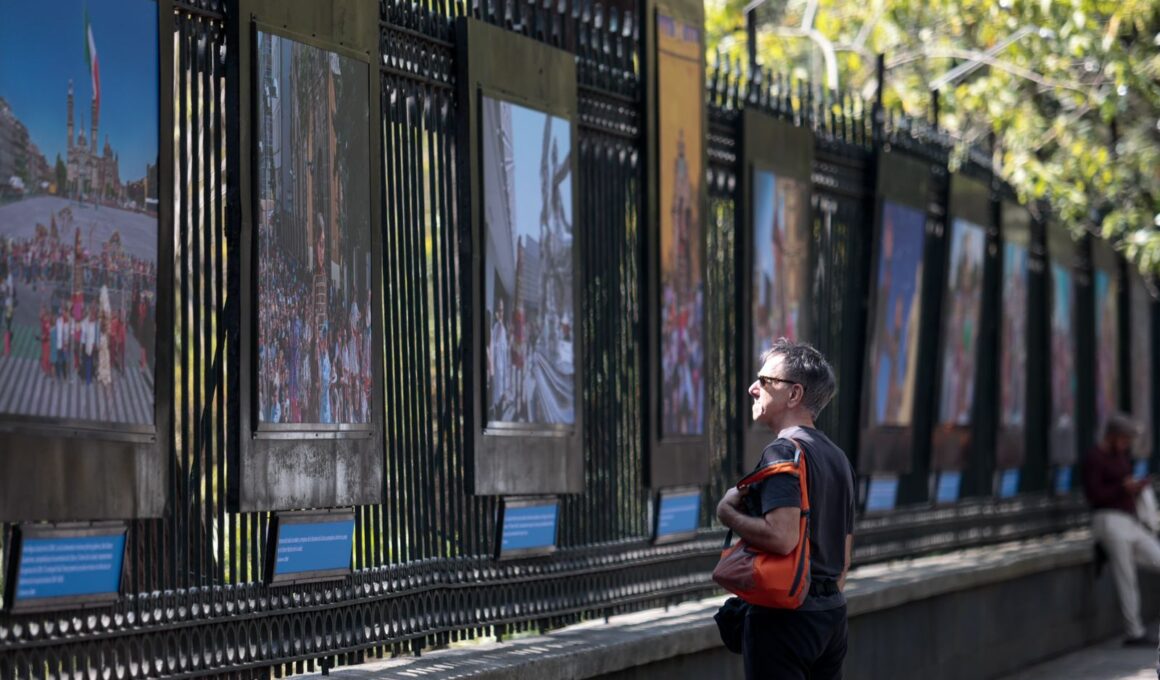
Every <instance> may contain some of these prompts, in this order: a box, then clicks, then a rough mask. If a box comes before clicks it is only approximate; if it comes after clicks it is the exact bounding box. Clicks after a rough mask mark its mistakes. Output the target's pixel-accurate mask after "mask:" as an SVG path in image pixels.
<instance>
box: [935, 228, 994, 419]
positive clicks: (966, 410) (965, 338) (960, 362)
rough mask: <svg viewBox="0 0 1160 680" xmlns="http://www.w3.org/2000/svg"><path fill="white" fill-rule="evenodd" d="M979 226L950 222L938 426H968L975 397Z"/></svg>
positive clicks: (980, 269) (981, 241)
mask: <svg viewBox="0 0 1160 680" xmlns="http://www.w3.org/2000/svg"><path fill="white" fill-rule="evenodd" d="M985 241H986V234H985V232H984V231H983V228H982V227H980V226H979V225H977V224H974V223H972V222H968V221H967V220H964V219H961V218H955V219H954V220H953V222H952V223H951V244H950V246H951V249H950V262H949V265H950V266H949V267H948V268H947V278H946V288H945V291H946V293H945V296H944V298H943V311H942V320H943V324H942V326H943V328H942V338H943V341H942V342H943V361H942V383H941V390H940V395H939V419H938V422H939V425H940V426H943V427H945V426H954V425H970V424H971V406H972V404H973V402H974V396H975V364H976V361H977V359H978V357H977V346H978V342H979V322H980V321H981V319H980V318H979V316H980V312H981V310H982V306H983V253H984V246H985Z"/></svg>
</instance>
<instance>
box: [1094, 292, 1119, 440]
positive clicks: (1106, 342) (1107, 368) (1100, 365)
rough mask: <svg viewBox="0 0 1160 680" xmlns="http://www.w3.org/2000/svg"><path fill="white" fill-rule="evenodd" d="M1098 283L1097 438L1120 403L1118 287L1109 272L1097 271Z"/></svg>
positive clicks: (1096, 302) (1101, 434) (1096, 294)
mask: <svg viewBox="0 0 1160 680" xmlns="http://www.w3.org/2000/svg"><path fill="white" fill-rule="evenodd" d="M1094 282H1095V312H1096V328H1095V331H1096V333H1095V336H1096V431H1095V436H1096V437H1102V436H1103V433H1104V424H1105V423H1107V422H1108V416H1109V415H1111V413H1112V411H1114V410H1115V409H1116V407H1117V405H1118V404H1119V401H1120V400H1119V389H1120V382H1119V366H1118V365H1117V363H1116V362H1117V361H1119V351H1118V350H1119V347H1120V344H1119V343H1120V322H1119V286H1118V285H1117V283H1116V279H1115V278H1114V277H1113V276H1111V275H1110V274H1108V272H1106V271H1104V270H1102V269H1097V270H1095V276H1094Z"/></svg>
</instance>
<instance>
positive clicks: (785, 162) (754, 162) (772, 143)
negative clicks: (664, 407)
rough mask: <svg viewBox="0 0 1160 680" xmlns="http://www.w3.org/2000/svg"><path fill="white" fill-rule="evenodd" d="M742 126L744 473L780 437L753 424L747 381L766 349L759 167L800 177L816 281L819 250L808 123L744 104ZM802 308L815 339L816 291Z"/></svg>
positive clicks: (739, 244)
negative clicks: (757, 337) (760, 288)
mask: <svg viewBox="0 0 1160 680" xmlns="http://www.w3.org/2000/svg"><path fill="white" fill-rule="evenodd" d="M741 120H742V123H741V125H742V127H741V140H742V141H741V168H742V173H743V176H744V180H743V181H742V182H740V184H741V187H740V189H741V204H740V205H739V206H738V209H737V210H736V211H735V219H736V221H737V229H736V231H735V235H736V236H735V238H736V248H735V251H734V252H735V256H736V263H735V265H734V266H735V271H736V272H738V276H737V316H738V319H739V321H740V323H739V324H738V327H739V328H740V329H741V332H740V333H738V334H737V356H738V357H741V359H740V360H739V361H738V365H737V367H736V370H737V385H738V393H737V404H738V405H739V408H737V409H736V411H737V413H736V416H737V429H738V431H739V432H740V433H741V441H742V446H741V453H742V455H741V456H739V457H738V463H739V464H740V465H741V468H742V469H741V470H738V472H745V471H747V470H750V469H752V468H753V467H754V466H755V465H756V464H757V462H758V461H759V460H760V458H761V453H762V450H763V449H764V448H765V446H766V445H767V444H768V443H769V442H770V441H772V440H773V438H774V437H776V433H773V432H770V431H768V430H767V429H765V428H764V427H763V426H760V425H755V424H754V423H753V418H752V417H751V415H750V410H749V408H747V407H748V405H749V404H750V403H752V397H750V396H749V386H750V385H751V384H753V381H754V379H755V377H756V372H757V371H758V370H759V369H760V368H761V367H760V366H758V365H757V364H756V359H755V356H756V354H757V352H760V351H763V350H762V348H758V347H754V346H753V328H754V323H755V322H756V320H755V319H754V318H753V288H752V282H753V269H754V266H753V258H754V254H755V253H756V250H755V248H756V245H757V244H756V243H755V241H756V238H755V236H754V234H755V233H756V225H755V224H754V221H753V209H754V206H755V201H756V197H755V191H754V182H756V180H757V173H758V172H772V173H773V174H775V175H777V176H778V177H789V178H792V179H795V180H798V181H799V182H801V183H802V184H803V186H804V192H805V196H804V199H805V200H804V201H803V203H802V208H803V220H804V227H805V229H806V231H807V232H809V233H810V234H811V238H810V239H808V241H807V243H808V251H807V254H806V260H807V263H808V264H807V266H808V268H809V272H810V275H809V277H808V279H809V281H810V282H811V283H812V282H813V271H814V267H815V260H816V258H817V253H816V252H814V251H815V248H814V244H813V243H812V240H813V239H812V233H813V228H814V224H813V207H812V205H811V203H812V202H811V200H810V195H811V193H812V190H813V184H812V178H811V172H812V169H813V161H814V134H813V131H812V130H810V129H809V128H807V127H800V126H797V125H794V124H793V123H790V122H789V121H785V120H778V119H777V118H774V117H773V116H771V115H769V114H766V113H761V112H759V111H755V110H752V109H748V108H747V109H745V110H744V111H743V112H742V119H741ZM801 302H802V308H801V313H802V314H803V316H804V317H805V319H804V320H803V321H802V323H801V324H800V326H799V328H803V329H805V331H804V333H802V334H801V335H802V337H801V338H800V339H803V340H806V341H808V342H811V343H813V344H815V345H816V344H817V341H816V340H815V339H813V338H812V337H811V336H812V331H813V328H814V325H815V320H816V315H817V311H816V304H817V301H816V300H814V297H813V294H812V291H811V290H809V289H805V290H803V291H802V300H801Z"/></svg>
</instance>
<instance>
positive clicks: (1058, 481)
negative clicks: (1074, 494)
mask: <svg viewBox="0 0 1160 680" xmlns="http://www.w3.org/2000/svg"><path fill="white" fill-rule="evenodd" d="M1069 491H1071V466H1070V465H1068V466H1067V467H1061V468H1057V469H1056V471H1055V493H1067V492H1069Z"/></svg>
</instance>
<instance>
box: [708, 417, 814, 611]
mask: <svg viewBox="0 0 1160 680" xmlns="http://www.w3.org/2000/svg"><path fill="white" fill-rule="evenodd" d="M790 441H792V442H793V444H794V447H795V448H796V449H797V451H795V452H794V456H793V460H783V461H778V462H776V463H770V464H768V465H765V466H764V467H761V468H758V469H757V470H755V471H753V472H751V473H749V474H748V475H746V476H745V477H744V478H742V480H741V481H739V482H737V487H738V488H741V487H743V486H749V485H752V484H756V483H757V482H760V481H761V480H763V479H765V478H767V477H771V476H773V475H778V474H789V475H793V476H794V477H797V478H798V480H799V483H800V485H801V490H802V505H801V509H802V516H801V520H800V524H799V525H798V543H797V545H796V546H794V549H793V550H792V551H790V553H789V554H788V555H771V554H769V553H765V552H761V551H760V550H757V549H756V548H753V547H752V546H750V545H749V544H748V543H746V542H745V540H744V539H742V540H740V541H738V542H737V545H734V546H730V545H729V543H730V542H731V541H732V540H733V530H732V529H730V530H729V533H728V534H727V535H726V536H725V548H724V550H723V551H722V552H721V560H720V561H719V562H718V563H717V568H716V569H714V570H713V580H714V581H716V582H717V584H718V585H720V586H721V587H722V588H724V589H725V590H728V591H729V592H731V593H733V594H734V595H737V596H738V597H740V598H741V599H743V600H745V601H746V602H748V603H749V604H755V605H758V606H761V607H771V608H774V609H797V608H798V607H800V606H802V603H803V602H805V601H806V594H807V593H808V592H809V589H810V494H809V485H808V484H807V483H806V457H805V452H804V451H803V450H802V445H801V443H799V442H798V441H797V440H796V439H791V440H790Z"/></svg>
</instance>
